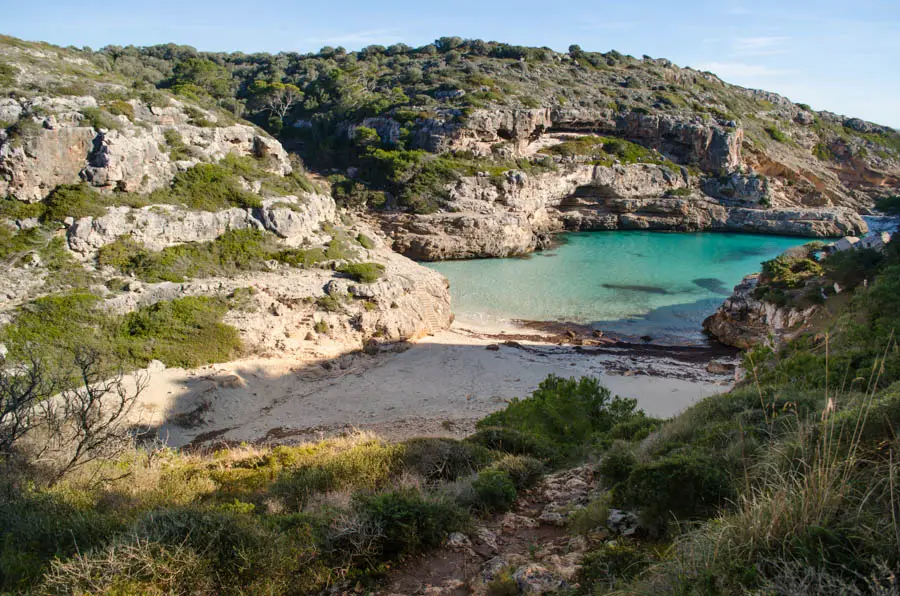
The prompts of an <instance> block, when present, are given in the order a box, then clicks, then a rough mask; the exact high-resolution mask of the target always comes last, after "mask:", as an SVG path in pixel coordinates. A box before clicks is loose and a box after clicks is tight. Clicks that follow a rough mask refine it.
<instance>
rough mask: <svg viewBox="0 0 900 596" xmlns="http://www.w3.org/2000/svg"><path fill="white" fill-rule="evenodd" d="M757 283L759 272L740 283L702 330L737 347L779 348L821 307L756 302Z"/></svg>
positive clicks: (704, 322)
mask: <svg viewBox="0 0 900 596" xmlns="http://www.w3.org/2000/svg"><path fill="white" fill-rule="evenodd" d="M758 284H759V274H758V273H754V274H753V275H748V276H747V277H745V278H744V279H743V280H741V283H739V284H738V285H737V286H735V288H734V293H733V294H732V295H731V296H730V297H729V298H727V299H726V300H725V302H724V303H723V304H722V306H720V307H719V308H718V310H716V312H715V313H714V314H713V315H711V316H710V317H708V318H707V319H706V320H705V321H703V328H704V329H705V330H706V331H707V332H709V333H710V334H711V335H713V336H714V337H715V338H716V339H718V340H719V341H720V342H722V343H724V344H727V345H729V346H734V347H736V348H741V349H748V348H752V347H753V346H756V345H759V344H763V345H771V346H778V345H780V344H782V343H783V342H785V341H787V340H789V339H790V338H791V337H793V336H794V335H796V334H797V333H798V332H799V331H800V330H801V329H802V326H803V325H804V324H805V323H806V322H807V321H809V320H810V318H811V317H812V316H813V314H814V313H815V312H816V311H817V310H818V309H819V308H820V307H819V306H811V307H810V308H807V309H806V310H798V309H794V308H788V307H780V306H778V305H776V304H774V303H772V302H766V301H763V300H759V299H758V298H756V297H755V296H754V290H756V287H757V285H758Z"/></svg>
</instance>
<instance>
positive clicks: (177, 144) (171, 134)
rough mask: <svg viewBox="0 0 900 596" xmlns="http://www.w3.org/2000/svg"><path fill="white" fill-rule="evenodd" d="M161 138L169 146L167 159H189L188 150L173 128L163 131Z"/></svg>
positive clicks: (179, 134) (189, 153)
mask: <svg viewBox="0 0 900 596" xmlns="http://www.w3.org/2000/svg"><path fill="white" fill-rule="evenodd" d="M163 138H164V139H165V140H166V145H168V146H169V158H170V159H171V160H172V161H182V160H187V159H190V158H191V152H190V148H189V147H188V146H187V145H186V144H185V142H184V139H182V138H181V133H179V132H178V131H177V130H175V129H174V128H170V129H168V130H165V131H163Z"/></svg>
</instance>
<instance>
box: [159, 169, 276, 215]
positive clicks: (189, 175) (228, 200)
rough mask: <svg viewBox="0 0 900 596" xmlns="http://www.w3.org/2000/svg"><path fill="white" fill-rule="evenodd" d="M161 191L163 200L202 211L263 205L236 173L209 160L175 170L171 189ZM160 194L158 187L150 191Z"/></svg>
mask: <svg viewBox="0 0 900 596" xmlns="http://www.w3.org/2000/svg"><path fill="white" fill-rule="evenodd" d="M163 193H164V194H165V195H167V196H166V197H165V198H166V199H167V200H166V201H164V202H177V203H181V204H183V205H185V206H186V207H189V208H191V209H198V210H201V211H220V210H222V209H227V208H229V207H242V208H258V207H261V206H262V201H261V200H260V198H259V196H257V195H255V194H253V193H251V192H249V191H246V190H244V189H243V188H242V187H241V185H240V183H239V182H238V179H237V177H236V176H234V175H233V174H232V173H230V172H229V171H228V170H227V169H226V168H224V167H222V166H221V165H218V164H211V163H200V164H197V165H195V166H194V167H192V168H190V169H188V170H185V171H183V172H178V173H177V174H175V178H174V179H173V181H172V187H171V189H169V190H168V191H163ZM160 194H162V193H161V192H160V191H157V192H155V193H152V194H151V195H150V200H151V201H153V199H154V197H156V196H160Z"/></svg>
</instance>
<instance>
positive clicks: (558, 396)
mask: <svg viewBox="0 0 900 596" xmlns="http://www.w3.org/2000/svg"><path fill="white" fill-rule="evenodd" d="M636 405H637V402H636V401H635V400H633V399H622V398H620V397H614V398H613V397H611V396H610V393H609V390H608V389H606V388H604V387H601V386H600V384H599V383H598V381H597V380H596V379H592V378H589V377H585V378H582V379H580V380H577V379H562V378H559V377H556V376H553V375H551V376H549V377H547V379H545V380H544V381H542V382H541V384H540V385H539V386H538V388H537V390H535V391H534V393H533V394H532V395H531V397H529V398H527V399H521V400H520V399H514V400H512V401H511V402H510V403H509V405H508V406H507V407H506V408H505V409H503V410H500V411H499V412H495V413H493V414H490V415H488V416H486V417H485V418H483V419H482V420H480V421H479V422H478V423H477V428H478V429H479V430H482V429H486V428H489V427H501V428H508V429H513V430H516V431H518V432H519V433H522V434H524V435H526V436H528V437H532V438H534V439H535V440H536V441H537V442H539V443H543V444H546V445H550V446H552V448H553V454H552V455H553V457H554V458H555V459H557V460H558V459H561V458H562V459H564V458H567V457H571V456H573V455H575V454H577V453H583V452H584V451H585V449H586V448H587V446H588V445H589V443H590V441H591V440H597V439H598V437H601V436H604V435H605V433H607V432H609V430H610V429H612V428H613V427H614V426H615V425H616V424H618V423H620V422H623V421H625V420H630V419H631V418H632V417H634V416H636V415H638V414H637V412H636V410H635V408H636Z"/></svg>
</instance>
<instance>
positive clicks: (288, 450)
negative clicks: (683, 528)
mask: <svg viewBox="0 0 900 596" xmlns="http://www.w3.org/2000/svg"><path fill="white" fill-rule="evenodd" d="M557 392H559V398H560V400H561V403H560V404H557V403H556V399H555V396H556V395H557ZM606 397H607V395H606V394H605V392H603V391H601V390H600V388H599V387H598V386H597V384H596V382H593V381H580V382H579V381H575V380H564V379H557V378H551V379H548V380H547V381H546V382H545V383H543V384H542V386H541V389H540V397H539V398H538V400H539V403H538V404H536V405H535V406H533V408H532V409H531V411H532V412H534V413H537V412H538V411H540V410H545V411H547V412H550V411H553V410H555V409H556V407H557V405H559V406H560V407H561V408H562V409H567V408H568V409H569V410H570V411H571V408H572V407H573V406H572V400H573V399H574V400H576V401H578V402H579V403H582V404H583V405H585V406H587V405H588V404H591V407H595V408H599V409H600V411H598V412H597V414H598V416H599V418H600V419H605V418H606V416H605V415H604V414H603V411H605V410H606V408H607V403H606ZM528 402H529V400H527V399H526V400H522V401H521V402H520V403H521V404H524V403H528ZM520 407H521V406H520ZM610 416H613V415H612V414H610ZM512 419H516V420H518V419H519V418H518V416H516V415H513V418H511V420H512ZM492 424H502V421H499V420H494V421H493V422H492ZM495 428H497V427H495ZM499 428H504V427H503V426H501V427H499ZM598 428H599V427H598ZM509 430H510V431H511V432H515V431H512V429H509ZM522 432H524V431H522ZM542 437H543V440H544V441H545V444H546V445H547V446H548V448H550V449H554V446H555V441H556V440H557V439H561V438H563V435H562V434H558V433H550V434H547V433H543V434H542ZM566 441H567V443H566V445H565V446H564V447H563V448H564V450H565V452H567V453H568V452H569V450H570V447H569V443H568V441H569V440H568V439H566ZM544 466H545V463H544V462H542V461H541V460H539V459H536V458H532V457H527V456H522V455H517V454H507V453H505V452H503V451H498V450H492V449H490V448H488V447H485V446H483V445H481V444H479V443H478V442H477V441H457V440H453V439H426V438H423V439H413V440H409V441H406V442H403V443H394V444H391V443H385V442H383V441H381V440H378V439H377V438H375V437H371V436H368V435H355V436H350V437H347V438H340V439H330V440H326V441H322V442H319V443H316V444H305V445H300V446H295V447H287V446H280V447H274V448H255V447H238V448H233V449H229V450H225V451H218V452H215V453H211V454H190V453H188V452H177V451H172V450H167V449H153V448H146V447H144V448H134V449H132V450H131V451H129V452H128V453H127V454H122V455H121V456H120V457H118V458H117V460H116V461H115V462H111V461H109V462H107V461H103V460H98V461H96V462H93V464H92V466H91V467H90V469H88V468H84V469H82V472H81V473H78V474H70V475H69V476H67V477H66V478H65V479H64V480H63V481H62V482H60V483H56V484H54V485H53V486H51V487H49V488H45V489H40V490H35V489H24V490H23V489H14V488H13V487H14V486H15V485H12V486H9V485H7V486H6V488H7V491H6V492H5V493H4V494H5V495H6V496H5V497H4V498H3V499H0V519H3V520H4V523H3V524H0V538H2V539H0V549H2V552H0V555H2V556H0V569H2V574H0V578H2V582H3V584H2V585H3V589H4V590H19V589H28V588H33V589H36V590H37V591H42V592H51V593H56V592H60V591H67V590H68V591H72V590H75V591H84V592H91V593H98V594H99V593H105V594H114V593H122V592H123V591H124V592H126V593H142V592H154V591H156V592H159V591H162V592H179V593H183V592H186V591H188V592H191V593H210V594H212V593H217V594H222V593H225V594H229V593H248V592H251V593H309V592H315V591H319V590H322V589H326V588H327V587H329V586H350V587H352V586H354V585H357V584H360V585H363V586H365V585H369V584H370V583H371V582H373V581H376V580H377V579H378V578H380V577H382V576H383V574H384V573H385V572H386V571H387V570H388V569H389V568H390V567H392V566H393V565H394V564H396V563H397V562H400V561H403V560H405V559H407V558H409V557H412V556H415V555H417V554H419V553H421V552H423V551H424V550H426V549H429V548H433V547H435V546H437V545H438V544H439V543H440V542H441V541H442V540H443V539H444V538H445V537H446V535H447V534H448V533H449V532H452V531H455V530H465V529H467V528H468V527H469V525H470V523H471V519H472V516H477V515H483V514H487V513H490V512H498V511H504V510H507V509H509V508H510V507H511V505H512V504H513V502H514V501H515V499H516V497H517V495H518V494H519V493H520V491H523V490H527V489H528V488H529V487H530V486H532V485H533V484H534V483H535V482H536V481H537V480H538V478H539V477H540V475H541V473H542V471H543V469H544ZM123 475H124V476H125V477H127V480H122V479H121V478H122V477H123ZM98 476H99V477H101V478H112V477H119V478H120V479H119V480H109V481H107V482H102V483H99V484H98V483H96V482H90V481H89V479H88V477H90V478H97V477H98ZM6 478H11V477H6Z"/></svg>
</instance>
